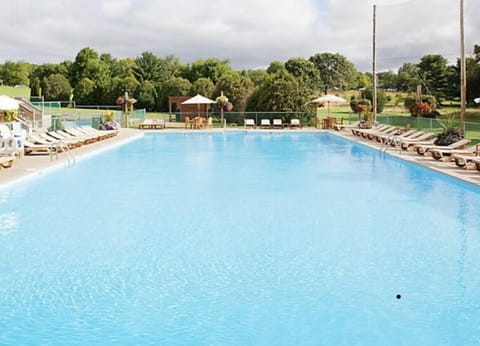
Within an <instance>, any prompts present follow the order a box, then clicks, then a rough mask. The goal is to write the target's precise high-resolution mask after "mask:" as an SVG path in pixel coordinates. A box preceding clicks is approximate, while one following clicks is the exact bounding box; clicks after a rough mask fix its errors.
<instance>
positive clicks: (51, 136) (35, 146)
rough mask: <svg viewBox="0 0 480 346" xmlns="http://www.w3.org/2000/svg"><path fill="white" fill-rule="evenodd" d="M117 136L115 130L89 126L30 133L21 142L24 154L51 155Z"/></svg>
mask: <svg viewBox="0 0 480 346" xmlns="http://www.w3.org/2000/svg"><path fill="white" fill-rule="evenodd" d="M117 134H118V131H117V130H105V131H100V130H96V129H94V128H93V127H90V126H79V127H71V128H65V129H63V130H57V131H48V132H32V133H30V134H29V135H28V137H27V139H25V140H24V141H23V147H24V152H25V154H27V155H30V154H52V153H54V152H61V151H63V150H65V147H67V148H68V149H74V148H78V147H81V146H82V145H86V144H90V143H95V142H98V141H101V140H104V139H107V138H111V137H114V136H116V135H117Z"/></svg>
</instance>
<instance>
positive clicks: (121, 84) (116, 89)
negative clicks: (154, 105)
mask: <svg viewBox="0 0 480 346" xmlns="http://www.w3.org/2000/svg"><path fill="white" fill-rule="evenodd" d="M139 87H140V83H139V82H138V81H137V80H136V79H135V77H133V76H126V77H113V78H112V85H111V89H110V93H109V96H108V99H107V100H106V103H107V104H114V103H115V101H116V99H117V98H118V97H119V96H123V95H124V94H125V92H128V94H129V95H131V96H134V97H136V95H137V90H138V89H139ZM137 107H138V105H137ZM140 108H141V107H140Z"/></svg>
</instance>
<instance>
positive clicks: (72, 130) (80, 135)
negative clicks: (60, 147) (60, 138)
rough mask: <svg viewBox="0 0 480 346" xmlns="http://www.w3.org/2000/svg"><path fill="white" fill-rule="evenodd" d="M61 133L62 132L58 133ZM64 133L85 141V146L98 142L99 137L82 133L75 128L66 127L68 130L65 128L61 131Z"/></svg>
mask: <svg viewBox="0 0 480 346" xmlns="http://www.w3.org/2000/svg"><path fill="white" fill-rule="evenodd" d="M60 132H62V131H60ZM63 132H64V133H67V134H68V135H70V136H73V137H74V138H82V139H84V140H85V144H89V143H95V142H98V141H99V140H100V136H99V135H95V134H87V133H84V132H82V131H80V130H78V129H77V128H75V127H68V128H65V129H64V130H63Z"/></svg>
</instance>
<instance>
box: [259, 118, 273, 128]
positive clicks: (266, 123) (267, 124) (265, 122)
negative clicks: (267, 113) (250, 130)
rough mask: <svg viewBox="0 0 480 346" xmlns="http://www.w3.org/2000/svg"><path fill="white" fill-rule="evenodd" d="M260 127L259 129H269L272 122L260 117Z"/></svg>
mask: <svg viewBox="0 0 480 346" xmlns="http://www.w3.org/2000/svg"><path fill="white" fill-rule="evenodd" d="M260 128H261V129H271V128H272V124H271V123H270V119H262V120H260Z"/></svg>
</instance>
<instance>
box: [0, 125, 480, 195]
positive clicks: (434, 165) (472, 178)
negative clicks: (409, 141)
mask: <svg viewBox="0 0 480 346" xmlns="http://www.w3.org/2000/svg"><path fill="white" fill-rule="evenodd" d="M226 131H227V132H237V131H242V129H241V128H237V129H228V130H226ZM243 131H244V130H243ZM248 131H249V132H260V133H262V132H283V131H285V132H287V133H288V132H294V131H295V132H299V133H302V132H318V131H328V132H329V133H332V134H333V135H336V136H339V137H342V138H346V139H349V140H352V141H354V142H357V143H360V144H363V145H366V146H368V147H371V148H374V149H377V150H380V149H381V147H382V145H381V144H380V143H377V142H376V141H371V140H367V139H363V138H360V137H358V136H354V135H352V133H351V131H348V130H344V131H333V130H315V129H311V130H309V129H302V130H250V129H249V130H248ZM157 132H158V133H185V132H186V133H207V132H210V133H219V132H222V130H221V129H207V130H184V129H166V130H146V131H145V130H136V129H121V131H120V132H119V134H118V136H116V137H114V138H110V139H106V140H103V141H100V142H96V143H93V144H88V145H84V146H82V147H80V148H77V149H73V150H72V154H73V155H74V157H75V158H76V160H80V159H83V158H85V157H88V156H91V155H95V154H97V153H100V152H102V151H104V150H108V149H111V148H112V147H115V146H118V145H121V144H124V143H125V142H128V141H131V140H134V139H136V138H139V137H141V136H143V134H144V133H157ZM386 155H392V156H394V157H398V158H400V159H403V160H406V161H408V162H412V163H415V164H419V165H421V166H425V167H428V168H430V169H432V170H435V171H437V172H440V173H443V174H446V175H449V176H452V177H454V178H457V179H460V180H463V181H465V182H468V183H471V184H474V185H476V186H480V172H479V171H476V170H466V169H462V168H459V167H457V166H456V165H455V164H454V163H449V162H440V161H436V160H434V159H432V158H431V157H424V156H420V155H418V154H416V153H415V152H406V151H403V150H399V149H395V148H393V147H392V148H389V149H388V150H387V152H386ZM65 165H66V159H65V155H63V154H59V156H58V159H56V158H55V157H53V159H51V158H50V156H49V155H25V156H24V157H23V158H17V159H16V160H15V163H14V165H13V167H12V168H8V169H0V187H3V186H6V185H8V184H10V183H14V182H17V181H21V180H23V179H26V178H31V177H35V176H39V175H41V174H44V173H46V172H47V171H48V170H50V169H55V168H59V167H63V166H65Z"/></svg>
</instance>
